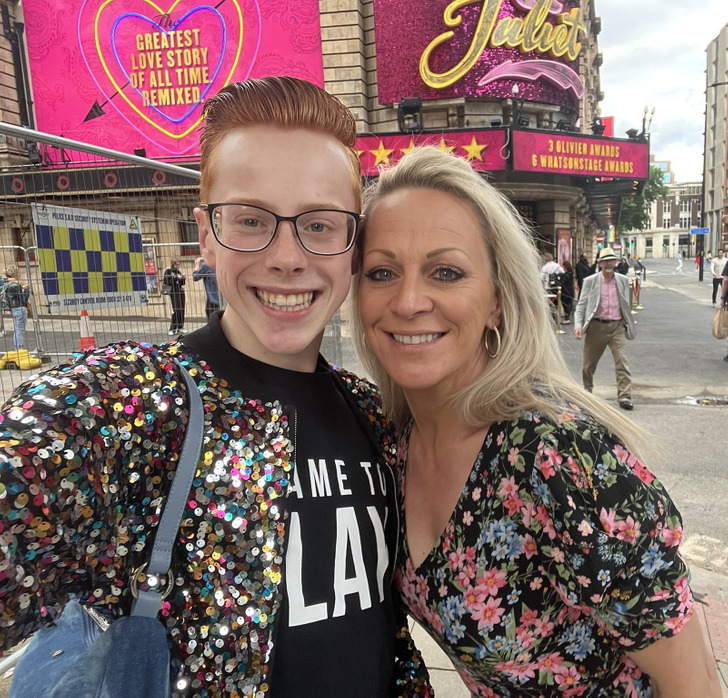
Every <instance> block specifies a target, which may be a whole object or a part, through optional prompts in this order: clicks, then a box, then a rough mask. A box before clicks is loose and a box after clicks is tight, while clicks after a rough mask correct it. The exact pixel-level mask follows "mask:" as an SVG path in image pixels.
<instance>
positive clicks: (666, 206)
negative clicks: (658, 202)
mask: <svg viewBox="0 0 728 698" xmlns="http://www.w3.org/2000/svg"><path fill="white" fill-rule="evenodd" d="M671 203H672V202H671V201H670V199H665V200H664V201H663V202H662V215H663V216H667V217H668V218H669V217H670V204H671Z"/></svg>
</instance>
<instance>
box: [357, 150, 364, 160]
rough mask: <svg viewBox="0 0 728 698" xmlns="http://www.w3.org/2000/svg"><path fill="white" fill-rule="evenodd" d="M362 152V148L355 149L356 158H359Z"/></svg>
mask: <svg viewBox="0 0 728 698" xmlns="http://www.w3.org/2000/svg"><path fill="white" fill-rule="evenodd" d="M363 152H364V151H363V150H357V151H356V156H357V157H358V158H359V159H360V160H361V156H362V153H363Z"/></svg>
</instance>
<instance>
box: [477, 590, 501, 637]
mask: <svg viewBox="0 0 728 698" xmlns="http://www.w3.org/2000/svg"><path fill="white" fill-rule="evenodd" d="M500 605H501V599H496V598H494V597H492V596H491V597H490V598H489V599H488V600H487V601H486V602H485V603H484V604H483V603H481V604H476V605H475V607H474V608H473V612H472V614H471V615H472V618H473V620H477V621H478V630H482V629H483V628H488V630H493V627H494V626H495V625H496V623H499V622H500V619H501V616H502V615H503V613H504V612H505V609H504V608H501V607H500Z"/></svg>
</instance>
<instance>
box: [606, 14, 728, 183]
mask: <svg viewBox="0 0 728 698" xmlns="http://www.w3.org/2000/svg"><path fill="white" fill-rule="evenodd" d="M596 12H597V14H598V15H599V16H600V17H601V18H602V32H601V34H600V35H599V37H598V42H599V50H600V51H601V52H602V54H603V56H604V62H603V64H602V67H601V73H600V79H601V89H602V92H604V96H605V97H604V100H603V101H602V103H601V109H602V114H603V115H605V116H610V115H611V116H614V117H615V135H616V136H618V137H619V136H623V135H624V132H625V131H626V130H627V129H628V128H638V129H641V127H642V117H643V113H644V108H645V106H648V107H649V109H650V110H651V109H652V108H653V107H655V115H654V119H653V122H652V137H651V152H652V154H653V155H655V157H656V158H657V159H658V160H670V161H671V162H672V169H673V171H674V173H675V177H676V179H677V180H678V181H694V180H698V179H700V177H701V173H702V169H703V130H704V123H705V121H704V119H705V116H704V110H705V93H704V90H705V67H706V65H705V63H706V55H705V48H706V47H707V45H708V43H709V42H710V41H711V40H713V39H714V38H715V37H716V36H717V35H718V32H719V31H720V29H721V27H722V26H724V25H725V24H726V23H728V5H727V4H726V2H725V0H705V1H703V2H699V3H688V2H682V1H679V0H646V1H642V2H636V1H635V0H596ZM648 119H649V116H648Z"/></svg>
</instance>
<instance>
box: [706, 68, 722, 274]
mask: <svg viewBox="0 0 728 698" xmlns="http://www.w3.org/2000/svg"><path fill="white" fill-rule="evenodd" d="M721 85H728V80H718V81H717V82H711V83H707V84H706V85H705V126H704V128H703V181H702V182H701V192H700V227H701V228H706V227H707V226H706V225H705V220H706V208H707V206H706V205H705V204H706V201H705V180H706V177H707V174H708V89H709V88H711V87H719V86H721ZM722 240H723V231H722V229H721V230H720V244H721V245H722ZM703 246H705V244H703ZM701 261H702V260H701ZM702 267H703V265H702V264H701V265H700V268H701V277H702ZM700 280H701V281H702V278H701V279H700Z"/></svg>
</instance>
